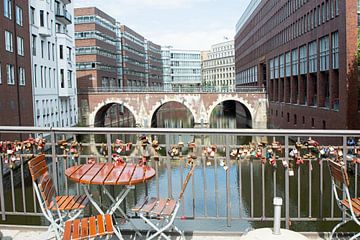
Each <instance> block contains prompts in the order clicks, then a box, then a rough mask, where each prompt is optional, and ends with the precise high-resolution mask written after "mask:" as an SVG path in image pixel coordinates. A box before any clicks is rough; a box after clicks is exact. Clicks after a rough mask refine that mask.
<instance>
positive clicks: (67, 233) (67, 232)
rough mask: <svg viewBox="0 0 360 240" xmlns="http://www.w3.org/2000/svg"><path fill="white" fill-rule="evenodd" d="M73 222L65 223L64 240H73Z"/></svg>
mask: <svg viewBox="0 0 360 240" xmlns="http://www.w3.org/2000/svg"><path fill="white" fill-rule="evenodd" d="M71 225H72V222H71V221H67V222H65V228H64V237H63V239H64V240H70V239H71Z"/></svg>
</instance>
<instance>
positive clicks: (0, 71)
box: [0, 62, 2, 84]
mask: <svg viewBox="0 0 360 240" xmlns="http://www.w3.org/2000/svg"><path fill="white" fill-rule="evenodd" d="M1 73H2V66H1V62H0V84H2V74H1Z"/></svg>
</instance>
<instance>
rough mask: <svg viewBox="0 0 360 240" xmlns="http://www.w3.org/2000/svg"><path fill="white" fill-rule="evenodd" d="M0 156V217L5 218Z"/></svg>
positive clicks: (0, 159)
mask: <svg viewBox="0 0 360 240" xmlns="http://www.w3.org/2000/svg"><path fill="white" fill-rule="evenodd" d="M2 160H3V159H2V157H0V203H1V219H2V220H3V221H5V220H6V216H5V200H4V185H3V162H2Z"/></svg>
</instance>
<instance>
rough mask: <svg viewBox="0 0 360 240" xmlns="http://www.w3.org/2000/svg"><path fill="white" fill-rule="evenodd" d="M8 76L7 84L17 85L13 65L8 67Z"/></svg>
mask: <svg viewBox="0 0 360 240" xmlns="http://www.w3.org/2000/svg"><path fill="white" fill-rule="evenodd" d="M6 74H7V83H8V84H9V85H14V84H15V79H14V65H11V64H7V65H6Z"/></svg>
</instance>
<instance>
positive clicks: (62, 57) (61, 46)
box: [60, 45, 64, 59]
mask: <svg viewBox="0 0 360 240" xmlns="http://www.w3.org/2000/svg"><path fill="white" fill-rule="evenodd" d="M60 59H64V46H63V45H60Z"/></svg>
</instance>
